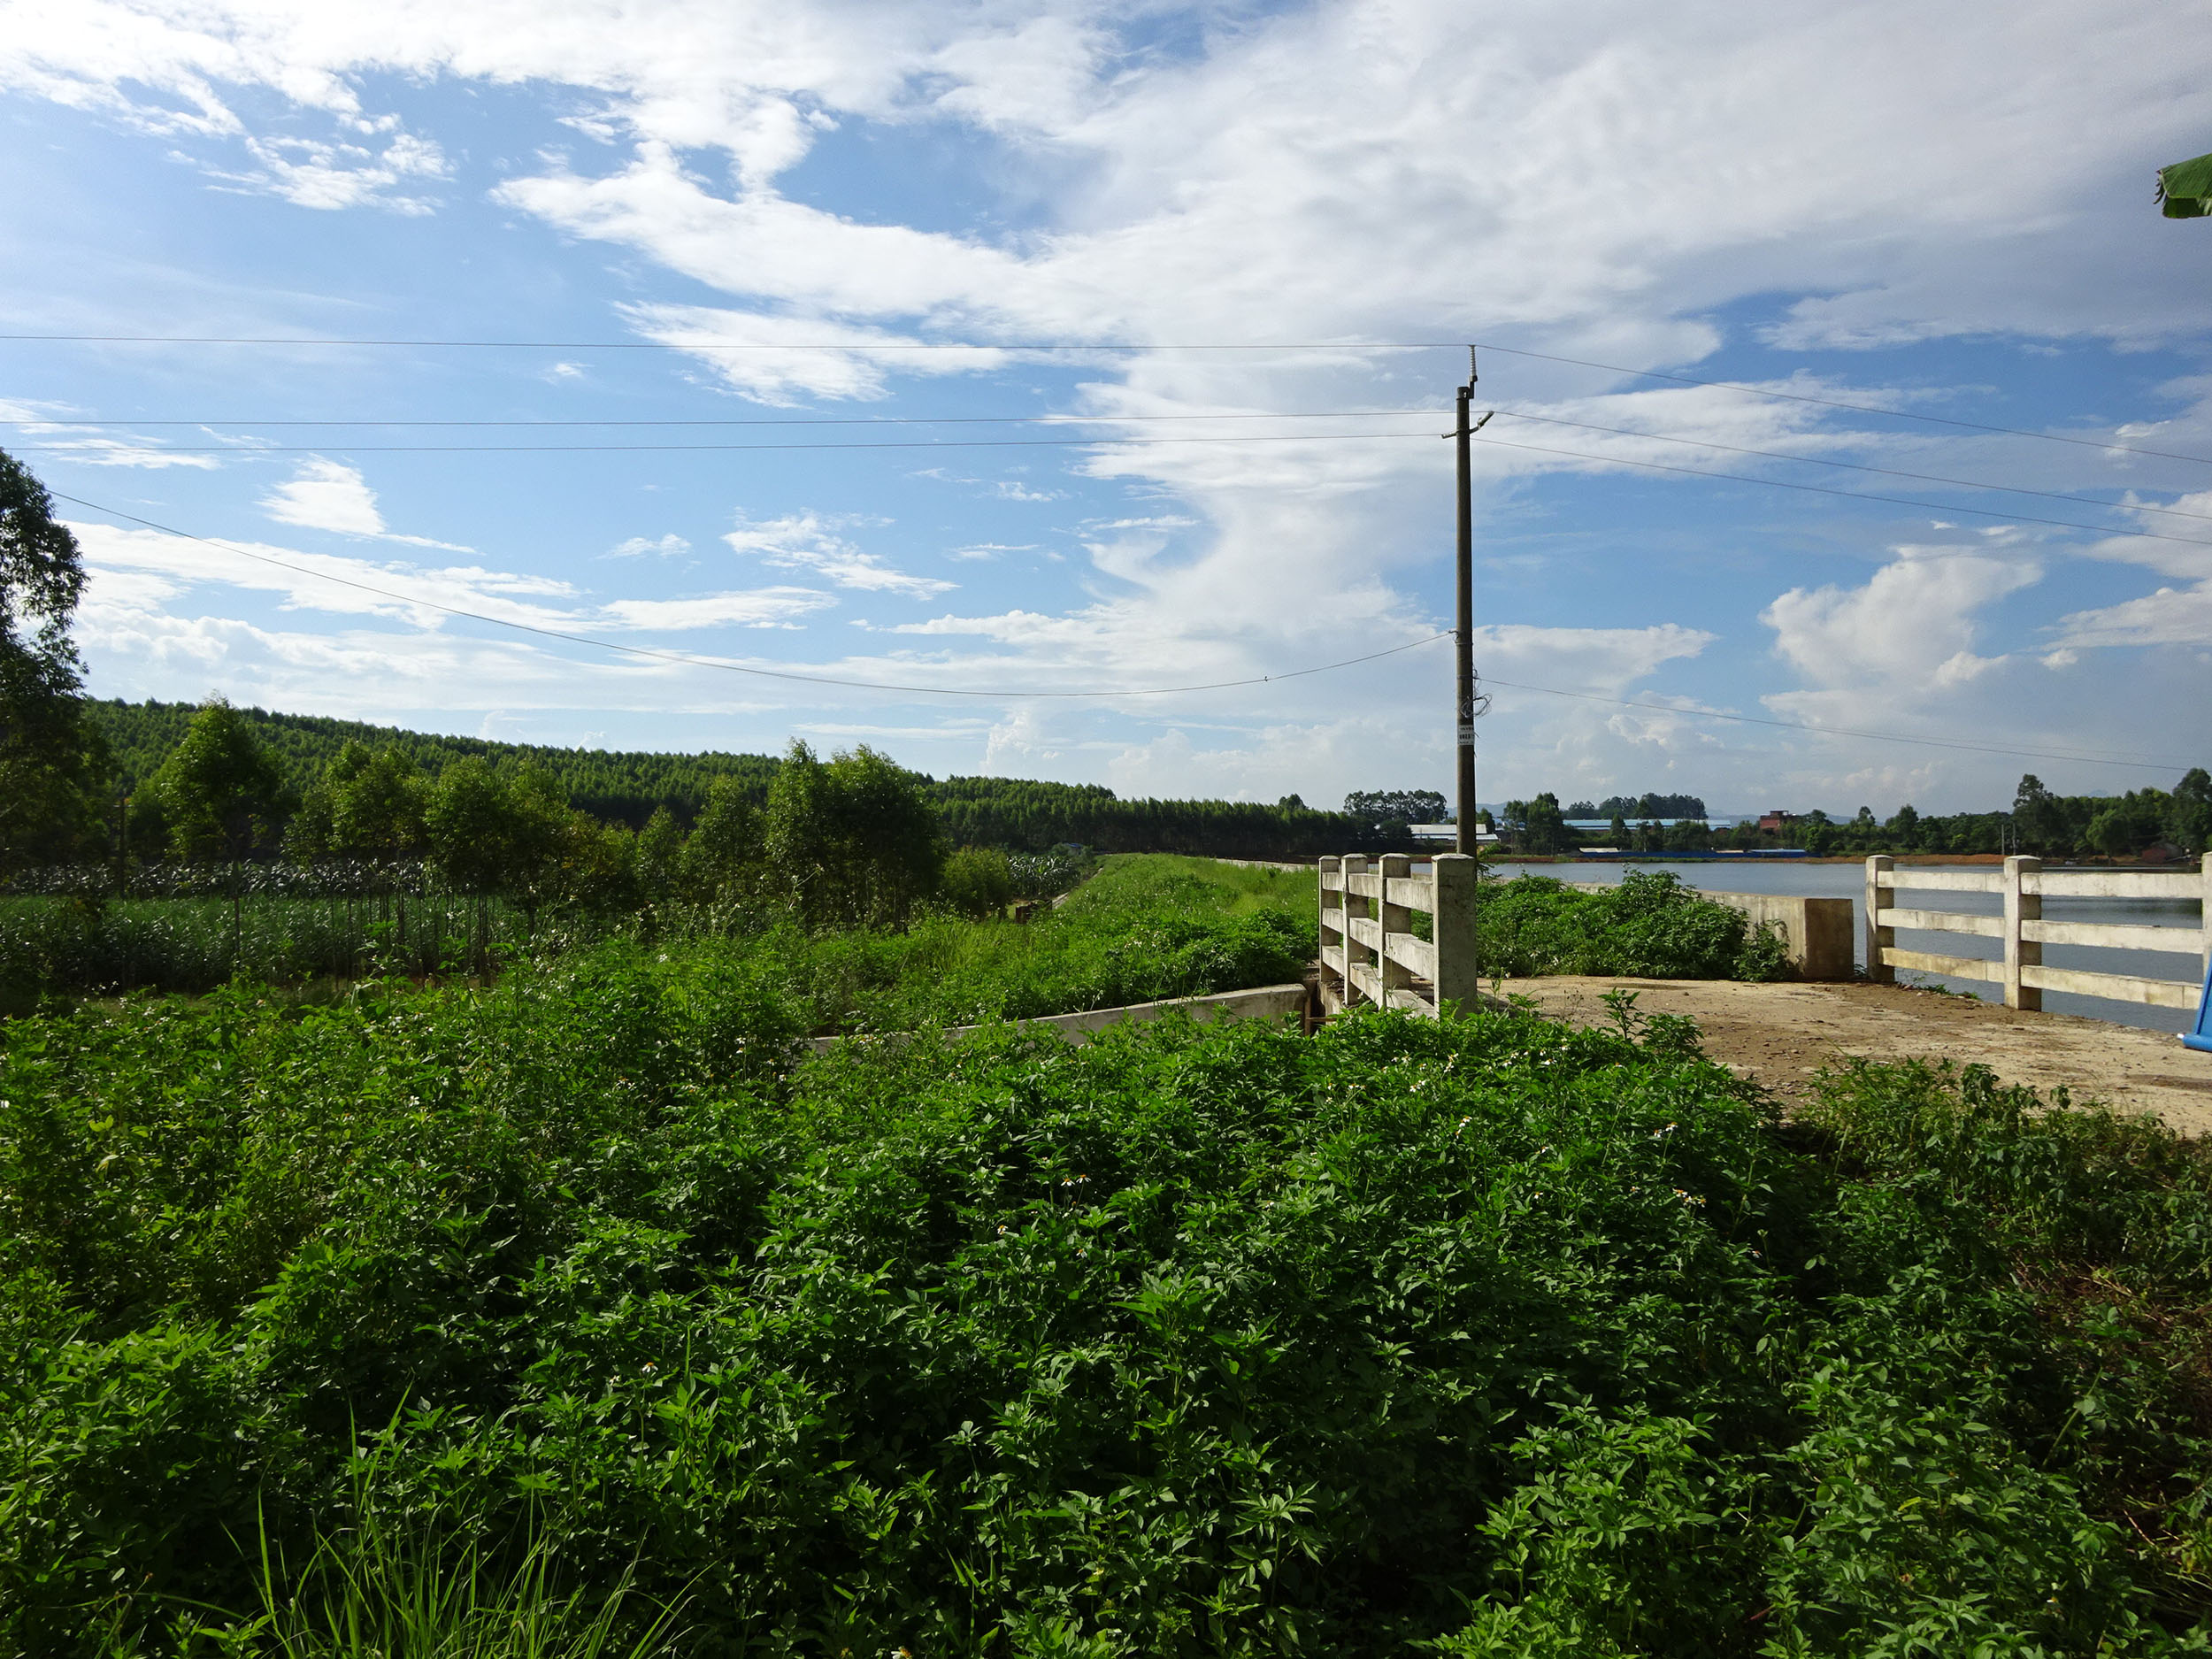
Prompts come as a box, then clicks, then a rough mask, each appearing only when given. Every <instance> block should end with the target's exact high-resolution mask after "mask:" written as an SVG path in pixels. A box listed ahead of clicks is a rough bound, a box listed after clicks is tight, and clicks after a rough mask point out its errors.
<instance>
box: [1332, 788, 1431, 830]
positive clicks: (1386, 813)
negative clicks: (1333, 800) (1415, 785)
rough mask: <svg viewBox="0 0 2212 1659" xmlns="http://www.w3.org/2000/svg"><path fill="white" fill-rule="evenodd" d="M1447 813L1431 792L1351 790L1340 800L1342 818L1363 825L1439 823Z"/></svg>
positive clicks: (1421, 790) (1418, 790)
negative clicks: (1355, 819) (1353, 819)
mask: <svg viewBox="0 0 2212 1659" xmlns="http://www.w3.org/2000/svg"><path fill="white" fill-rule="evenodd" d="M1448 810H1449V809H1448V807H1447V806H1446V805H1445V803H1444V797H1443V796H1442V795H1439V794H1437V792H1436V791H1435V790H1433V789H1355V790H1354V791H1353V792H1352V793H1351V794H1350V795H1346V796H1345V797H1344V811H1345V815H1346V816H1347V817H1348V818H1358V819H1359V820H1360V821H1361V822H1362V823H1365V824H1440V823H1442V822H1443V821H1444V814H1445V813H1446V812H1447V811H1448Z"/></svg>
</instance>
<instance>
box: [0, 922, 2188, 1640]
mask: <svg viewBox="0 0 2212 1659" xmlns="http://www.w3.org/2000/svg"><path fill="white" fill-rule="evenodd" d="M948 926H956V925H954V924H948ZM795 936H796V935H795ZM804 1024H805V1011H804V1010H803V1007H802V1006H801V1005H800V1004H799V1003H797V1002H795V1001H794V1000H793V998H792V996H791V995H790V987H789V984H788V982H787V980H786V979H784V978H783V977H782V976H781V975H780V973H779V972H774V971H773V964H772V961H771V959H770V957H769V956H768V955H767V954H766V953H745V952H739V951H734V950H732V949H726V948H723V947H720V946H718V945H713V944H708V945H702V946H700V947H698V948H695V949H694V948H688V947H687V948H681V949H679V948H670V949H664V950H661V951H657V952H656V951H647V950H643V949H639V948H637V947H635V946H632V945H613V946H608V947H603V948H601V949H596V950H594V951H590V952H583V953H578V954H576V955H573V956H570V957H567V958H565V959H564V960H562V961H560V962H557V963H554V964H547V965H542V966H534V967H533V966H525V967H522V968H519V969H518V970H517V971H516V972H514V973H512V974H511V976H510V977H508V978H507V979H505V980H503V982H502V983H501V984H500V985H499V986H498V987H495V989H493V990H492V991H490V992H488V993H483V994H469V993H463V992H460V991H457V990H442V991H431V992H424V993H414V992H403V991H397V990H393V989H390V988H388V987H365V988H364V989H363V990H362V991H361V992H360V993H358V994H357V995H355V996H354V997H352V998H350V999H349V1000H347V1001H345V1002H340V1003H337V1004H334V1005H332V1006H328V1007H319V1008H301V1007H296V1006H287V1005H284V1004H281V1003H280V1002H276V1001H274V1000H272V999H268V998H265V997H260V996H257V995H254V994H252V993H251V992H250V991H248V990H245V989H243V988H234V989H230V990H226V991H223V992H221V993H219V994H217V995H213V996H211V997H209V998H207V999H205V1000H204V1002H200V1003H197V1004H195V1005H184V1004H179V1003H158V1002H148V1003H134V1004H127V1005H125V1006H123V1007H120V1008H89V1007H88V1008H85V1009H81V1010H77V1011H75V1012H73V1013H72V1014H69V1015H67V1016H65V1017H50V1018H31V1019H23V1020H17V1021H14V1022H12V1023H10V1024H9V1025H7V1026H6V1027H4V1040H5V1044H6V1047H5V1050H4V1059H0V1064H4V1070H0V1102H4V1104H0V1436H4V1439H0V1448H4V1459H0V1646H4V1647H7V1648H9V1649H10V1650H16V1651H38V1652H47V1653H69V1652H83V1651H90V1650H92V1649H93V1648H94V1647H95V1646H96V1643H97V1641H98V1640H99V1638H98V1637H97V1635H96V1632H100V1631H102V1630H111V1631H113V1632H117V1635H116V1640H117V1641H118V1643H119V1644H122V1643H127V1642H129V1641H133V1640H135V1641H138V1642H139V1643H140V1644H141V1647H140V1651H143V1652H148V1653H153V1652H159V1651H163V1650H165V1648H166V1647H169V1646H171V1645H173V1644H172V1633H173V1631H174V1629H175V1624H176V1621H177V1620H178V1619H179V1618H180V1617H187V1616H189V1617H206V1618H209V1619H211V1620H216V1621H217V1622H220V1620H221V1618H222V1617H226V1616H223V1615H218V1614H212V1613H204V1612H198V1613H196V1612H193V1611H192V1610H191V1609H193V1608H194V1607H197V1608H201V1609H205V1608H209V1607H212V1608H216V1609H231V1612H232V1614H233V1615H234V1616H235V1617H239V1618H245V1617H250V1616H251V1615H252V1614H253V1613H254V1612H255V1611H256V1610H257V1609H258V1608H259V1607H260V1606H261V1605H262V1598H263V1594H264V1588H265V1586H264V1584H263V1581H262V1578H261V1565H260V1555H259V1551H258V1548H257V1543H256V1540H258V1539H260V1538H262V1537H264V1536H266V1537H267V1538H268V1539H269V1540H271V1543H272V1545H273V1555H272V1556H271V1559H272V1560H273V1561H276V1562H278V1563H282V1562H287V1561H289V1562H298V1563H306V1562H309V1561H311V1560H312V1559H314V1557H315V1553H316V1548H317V1540H323V1541H324V1542H326V1543H328V1542H329V1541H330V1540H334V1539H342V1538H343V1537H345V1536H349V1535H351V1536H358V1537H371V1536H380V1537H401V1538H412V1537H416V1536H427V1537H435V1538H438V1539H441V1540H452V1542H453V1543H454V1544H455V1546H456V1547H457V1548H460V1549H461V1551H462V1552H463V1558H464V1559H465V1560H468V1561H471V1562H474V1563H482V1564H483V1566H484V1570H485V1571H494V1570H497V1571H508V1572H511V1573H513V1574H517V1575H522V1578H520V1579H518V1581H525V1582H526V1574H527V1573H528V1572H529V1571H532V1568H531V1566H530V1563H531V1562H532V1561H533V1560H538V1561H542V1562H552V1563H557V1567H558V1571H559V1574H560V1575H561V1586H562V1587H561V1588H560V1589H559V1595H560V1596H563V1597H565V1596H567V1595H569V1594H571V1592H572V1591H581V1592H584V1593H586V1596H585V1601H583V1602H581V1603H580V1605H583V1606H594V1605H596V1603H595V1602H594V1601H592V1600H591V1597H592V1596H593V1595H600V1596H603V1595H606V1594H611V1593H612V1592H613V1591H614V1590H615V1589H616V1588H617V1587H618V1586H627V1587H629V1588H630V1589H631V1590H632V1591H633V1592H634V1594H635V1595H636V1598H637V1601H636V1608H637V1610H638V1617H643V1616H644V1615H645V1613H646V1612H647V1611H648V1610H649V1609H653V1608H656V1607H659V1606H663V1605H666V1604H670V1603H680V1607H681V1615H680V1626H681V1631H682V1640H683V1643H684V1645H685V1648H686V1650H687V1651H690V1652H696V1653H701V1654H722V1653H732V1654H734V1653H739V1652H748V1653H788V1654H801V1653H805V1654H831V1655H834V1654H839V1653H844V1652H850V1653H853V1654H861V1653H869V1652H873V1653H885V1652H890V1651H895V1649H897V1648H899V1647H905V1648H907V1649H908V1650H909V1651H910V1652H912V1653H916V1654H923V1653H1003V1654H1008V1655H1024V1654H1036V1655H1042V1654H1067V1653H1097V1654H1128V1655H1148V1656H1149V1655H1174V1654H1199V1653H1208V1654H1213V1653H1231V1654H1251V1655H1259V1654H1276V1653H1286V1652H1316V1653H1319V1652H1326V1653H1343V1654H1348V1655H1367V1654H1373V1655H1381V1654H1397V1653H1405V1652H1408V1651H1420V1650H1426V1651H1431V1652H1439V1653H1450V1654H1487V1655H1508V1654H1510V1655H1530V1654H1554V1655H1577V1656H1578V1659H1579V1656H1580V1655H1605V1654H1613V1655H1629V1654H1635V1655H1684V1656H1685V1659H1686V1656H1687V1655H1711V1654H1731V1653H1733V1654H1744V1655H1750V1654H1763V1655H1776V1656H1777V1659H1781V1656H1784V1655H1790V1656H1796V1655H1837V1659H1842V1656H1843V1655H1863V1654H1884V1655H1900V1659H1901V1656H1902V1655H1908V1654H1916V1655H1917V1654H1936V1653H1942V1654H1949V1653H1970V1652H1983V1653H2012V1654H2022V1655H2026V1654H2032V1653H2039V1654H2048V1655H2060V1654H2066V1655H2083V1656H2084V1659H2087V1656H2088V1655H2097V1654H2119V1653H2130V1654H2134V1653H2144V1654H2160V1653H2170V1652H2197V1653H2203V1652H2205V1651H2207V1646H2206V1642H2205V1640H2204V1638H2203V1636H2202V1635H2201V1633H2200V1634H2199V1635H2198V1636H2195V1637H2188V1638H2182V1637H2179V1636H2177V1635H2173V1634H2171V1633H2170V1631H2179V1630H2180V1629H2182V1628H2183V1627H2185V1626H2187V1625H2188V1624H2190V1623H2191V1622H2192V1621H2193V1620H2197V1619H2200V1618H2201V1617H2202V1616H2203V1612H2204V1608H2205V1602H2204V1599H2203V1598H2204V1590H2205V1579H2204V1569H2205V1562H2206V1556H2205V1554H2204V1548H2203V1546H2204V1541H2205V1540H2204V1535H2203V1525H2204V1523H2203V1514H2202V1511H2203V1509H2204V1502H2203V1496H2202V1494H2203V1492H2204V1490H2205V1483H2206V1479H2207V1477H2208V1475H2212V1455H2208V1452H2207V1442H2208V1440H2212V1423H2208V1421H2207V1417H2208V1409H2207V1406H2206V1401H2207V1400H2208V1399H2212V1389H2208V1388H2207V1387H2206V1381H2207V1370H2208V1368H2207V1363H2206V1353H2205V1350H2204V1348H2203V1345H2202V1342H2201V1335H2200V1333H2202V1331H2203V1329H2204V1325H2203V1320H2202V1315H2201V1309H2202V1307H2203V1306H2204V1305H2205V1298H2204V1295H2203V1288H2204V1287H2203V1285H2202V1279H2203V1276H2204V1273H2205V1271H2206V1270H2205V1268H2204V1260H2205V1252H2204V1248H2203V1246H2204V1235H2203V1233H2202V1231H2201V1228H2202V1224H2203V1215H2204V1209H2205V1203H2206V1200H2207V1194H2208V1191H2212V1181H2208V1176H2207V1161H2206V1159H2205V1157H2204V1156H2202V1154H2201V1153H2200V1152H2199V1151H2197V1150H2194V1149H2193V1148H2191V1147H2189V1146H2187V1145H2185V1144H2184V1143H2180V1142H2178V1141H2176V1140H2175V1139H2174V1138H2173V1137H2171V1136H2170V1135H2168V1134H2165V1133H2163V1132H2162V1131H2158V1130H2156V1129H2155V1128H2154V1127H2152V1126H2148V1125H2133V1124H2126V1123H2123V1122H2121V1121H2120V1120H2117V1119H2112V1118H2103V1117H2096V1118H2091V1119H2088V1120H2086V1122H2087V1126H2086V1127H2085V1126H2083V1120H2079V1119H2077V1118H2074V1117H2073V1116H2072V1115H2070V1114H2067V1113H2063V1112H2059V1113H2053V1112H2045V1111H2041V1110H2037V1107H2038V1105H2039V1103H2038V1102H2033V1101H2032V1098H2031V1097H2028V1096H2025V1095H2023V1094H2008V1093H2005V1092H2003V1091H1997V1090H1995V1089H1994V1087H1993V1085H1992V1084H1991V1083H1989V1081H1988V1080H1987V1079H1985V1078H1983V1077H1981V1076H1980V1075H1979V1074H1969V1075H1965V1076H1960V1075H1955V1074H1952V1073H1947V1072H1939V1071H1926V1070H1920V1071H1912V1070H1906V1071H1898V1070H1894V1069H1890V1070H1884V1069H1880V1068H1870V1067H1862V1068H1859V1069H1857V1070H1855V1071H1852V1072H1850V1073H1848V1074H1847V1075H1845V1076H1842V1077H1840V1078H1839V1079H1833V1080H1832V1082H1831V1084H1830V1087H1829V1092H1828V1094H1826V1096H1825V1097H1824V1099H1825V1103H1824V1106H1823V1108H1822V1110H1821V1112H1820V1114H1818V1116H1817V1120H1816V1122H1814V1123H1812V1124H1810V1125H1808V1126H1806V1127H1803V1128H1789V1127H1786V1126H1784V1125H1780V1124H1778V1122H1777V1121H1776V1120H1775V1119H1774V1118H1773V1117H1772V1116H1771V1115H1770V1112H1769V1110H1767V1109H1766V1108H1765V1107H1764V1106H1763V1104H1762V1103H1761V1102H1759V1101H1758V1100H1757V1099H1756V1098H1755V1097H1753V1096H1752V1095H1750V1094H1747V1091H1746V1090H1745V1088H1744V1087H1743V1086H1742V1085H1740V1084H1739V1083H1737V1082H1736V1081H1735V1080H1734V1079H1732V1077H1730V1076H1729V1075H1728V1074H1727V1073H1726V1072H1725V1071H1723V1070H1722V1069H1720V1068H1718V1067H1717V1066H1714V1065H1711V1064H1707V1063H1705V1062H1703V1061H1702V1060H1701V1059H1699V1058H1698V1057H1697V1056H1696V1055H1695V1052H1694V1044H1686V1043H1685V1042H1684V1041H1683V1036H1684V1033H1682V1032H1681V1031H1680V1030H1679V1029H1678V1028H1675V1027H1669V1028H1667V1029H1666V1030H1665V1031H1664V1032H1663V1033H1655V1035H1660V1036H1663V1037H1664V1041H1654V1042H1653V1043H1651V1044H1649V1045H1645V1046H1639V1045H1638V1043H1637V1042H1635V1041H1633V1040H1632V1038H1631V1037H1630V1036H1629V1035H1627V1034H1625V1033H1605V1032H1574V1031H1570V1030H1568V1029H1565V1028H1563V1027H1561V1026H1557V1025H1551V1024H1548V1023H1546V1022H1542V1021H1539V1020H1536V1019H1532V1018H1520V1017H1512V1016H1482V1017H1479V1018H1472V1019H1469V1020H1465V1021H1458V1020H1452V1021H1445V1022H1433V1021H1423V1020H1416V1019H1411V1018H1405V1017H1402V1016H1396V1015H1382V1014H1374V1013H1368V1014H1362V1015H1358V1016H1355V1017H1353V1018H1348V1019H1345V1020H1343V1021H1340V1022H1337V1023H1334V1024H1333V1025H1331V1026H1330V1027H1328V1028H1327V1029H1326V1030H1325V1032H1324V1033H1322V1034H1320V1035H1319V1036H1317V1037H1314V1038H1305V1037H1302V1036H1300V1035H1298V1034H1297V1033H1295V1032H1294V1031H1292V1030H1286V1029H1277V1028H1272V1027H1268V1026H1264V1025H1240V1026H1232V1027H1207V1028H1197V1027H1193V1026H1191V1025H1187V1024H1185V1023H1183V1022H1179V1021H1169V1022H1165V1023H1164V1024H1162V1025H1156V1026H1150V1027H1145V1028H1140V1029H1133V1030H1124V1031H1121V1032H1118V1033H1110V1034H1109V1035H1108V1036H1107V1037H1105V1038H1104V1039H1103V1040H1102V1041H1099V1042H1097V1043H1095V1044H1094V1045H1092V1046H1090V1047H1088V1048H1081V1049H1070V1048H1064V1047H1063V1046H1061V1045H1059V1044H1058V1043H1056V1042H1055V1041H1050V1040H1048V1039H1042V1038H1037V1037H1031V1036H1025V1035H1024V1034H1022V1033H1018V1032H1017V1031H1013V1030H1004V1031H1001V1032H997V1033H987V1034H986V1035H984V1036H982V1037H979V1038H977V1039H974V1040H971V1041H966V1042H964V1043H961V1044H958V1045H948V1044H941V1043H938V1042H935V1041H931V1040H929V1039H927V1038H926V1037H925V1038H924V1039H922V1040H920V1041H917V1042H915V1043H913V1044H910V1045H908V1046H905V1047H902V1048H890V1047H880V1048H856V1049H848V1050H843V1051H841V1052H839V1053H837V1054H834V1055H832V1056H825V1057H823V1058H820V1059H818V1060H813V1061H810V1062H807V1063H805V1064H799V1065H797V1066H796V1067H793V1066H792V1065H791V1064H790V1061H789V1059H788V1055H789V1046H788V1045H789V1042H790V1040H791V1038H792V1037H793V1036H794V1035H795V1034H796V1033H797V1032H798V1031H800V1030H801V1029H803V1026H804ZM2105 1212H2109V1215H2108V1216H2107V1215H2106V1214H2105ZM2101 1217H2102V1218H2101ZM2193 1344H2194V1345H2195V1346H2193ZM371 1466H373V1471H374V1478H373V1479H362V1471H363V1470H364V1468H365V1467H371ZM539 1550H542V1551H543V1552H544V1553H543V1554H541V1555H535V1554H534V1552H536V1551H539ZM470 1551H476V1552H478V1553H476V1554H473V1555H471V1554H469V1552H470ZM279 1570H280V1572H281V1571H285V1570H283V1569H282V1568H281V1567H280V1569H279ZM297 1588H299V1586H298V1585H297V1584H296V1583H295V1582H294V1580H293V1579H291V1578H285V1579H284V1580H283V1582H281V1583H280V1585H279V1586H278V1591H277V1593H278V1594H279V1595H280V1597H282V1596H284V1595H288V1594H291V1593H292V1592H293V1591H294V1590H296V1589H297ZM307 1588H308V1589H309V1590H310V1591H312V1588H313V1586H311V1585H309V1586H307ZM625 1628H627V1627H625Z"/></svg>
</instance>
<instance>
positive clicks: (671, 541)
mask: <svg viewBox="0 0 2212 1659" xmlns="http://www.w3.org/2000/svg"><path fill="white" fill-rule="evenodd" d="M690 551H691V543H690V542H688V541H685V540H684V539H683V537H681V536H680V535H677V534H675V533H674V532H671V533H670V534H667V535H664V536H663V537H661V539H660V540H659V541H652V540H650V539H649V538H648V537H645V536H641V535H634V536H632V537H631V538H630V539H629V540H628V541H620V542H617V543H616V544H615V545H614V546H613V547H611V548H609V549H607V557H609V558H611V559H634V558H638V557H642V556H643V555H645V554H648V553H654V554H658V555H659V556H660V557H663V558H676V557H680V556H681V555H683V554H686V553H688V552H690Z"/></svg>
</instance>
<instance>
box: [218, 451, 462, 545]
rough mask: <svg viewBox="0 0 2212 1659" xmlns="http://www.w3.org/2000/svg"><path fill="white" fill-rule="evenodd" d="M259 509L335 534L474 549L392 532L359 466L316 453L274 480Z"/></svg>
mask: <svg viewBox="0 0 2212 1659" xmlns="http://www.w3.org/2000/svg"><path fill="white" fill-rule="evenodd" d="M261 510H262V511H264V512H265V513H267V514H268V515H269V517H270V518H273V519H275V520H276V521H277V522H278V523H279V524H296V525H300V526H304V527H305V528H307V529H310V530H327V531H330V532H331V533H332V534H335V535H349V536H359V537H362V538H364V539H368V540H374V541H399V542H403V543H405V544H406V545H407V546H409V547H426V548H439V549H443V550H444V551H446V552H449V553H472V552H474V551H475V550H476V549H473V548H466V547H461V546H458V545H457V544H456V543H454V542H451V541H433V540H432V539H431V538H430V537H428V536H419V535H397V534H393V532H391V531H390V530H388V529H387V528H386V527H385V524H384V515H383V514H382V513H381V512H380V511H378V510H377V505H376V492H375V491H374V490H373V489H371V488H369V486H368V480H365V478H363V477H362V476H361V472H360V469H359V468H357V467H351V466H348V465H345V464H344V463H342V462H340V461H326V460H325V459H323V458H322V457H319V456H318V457H316V458H315V459H313V460H311V461H305V462H303V463H301V465H300V468H299V471H298V472H297V473H296V474H295V475H294V477H293V478H292V479H291V480H290V481H288V482H287V483H283V484H279V485H278V486H277V487H276V488H274V489H273V490H271V491H270V492H269V494H267V495H264V496H263V497H262V498H261Z"/></svg>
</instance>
